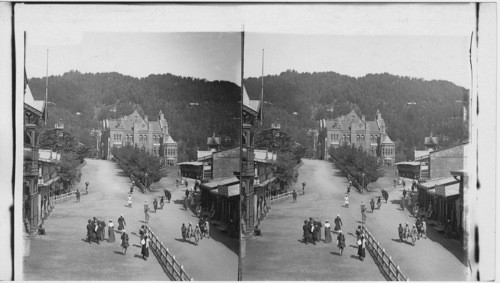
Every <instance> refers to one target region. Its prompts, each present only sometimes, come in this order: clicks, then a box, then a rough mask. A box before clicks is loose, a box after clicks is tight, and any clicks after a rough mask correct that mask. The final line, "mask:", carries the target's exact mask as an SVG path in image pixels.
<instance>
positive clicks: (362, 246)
mask: <svg viewBox="0 0 500 283" xmlns="http://www.w3.org/2000/svg"><path fill="white" fill-rule="evenodd" d="M357 244H358V256H359V260H361V261H363V260H364V259H365V255H366V253H365V247H366V246H365V245H366V241H365V235H364V234H361V236H360V238H359V240H358V242H357Z"/></svg>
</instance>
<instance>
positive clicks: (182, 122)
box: [29, 71, 240, 161]
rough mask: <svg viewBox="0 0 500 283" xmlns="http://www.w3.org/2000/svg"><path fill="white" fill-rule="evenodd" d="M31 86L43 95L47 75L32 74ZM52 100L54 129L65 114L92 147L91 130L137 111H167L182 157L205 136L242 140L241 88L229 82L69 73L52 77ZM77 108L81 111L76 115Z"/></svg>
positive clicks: (38, 95)
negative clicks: (106, 119) (33, 75)
mask: <svg viewBox="0 0 500 283" xmlns="http://www.w3.org/2000/svg"><path fill="white" fill-rule="evenodd" d="M29 84H30V87H31V89H32V92H33V94H34V96H35V97H36V98H37V99H43V98H44V96H45V79H44V78H32V79H30V80H29ZM49 101H50V102H53V103H55V105H54V104H50V105H49V123H48V126H50V127H53V125H54V123H55V122H56V121H58V120H59V119H60V118H62V119H63V122H64V123H65V127H66V128H68V127H69V129H70V131H71V132H73V133H74V134H75V136H76V137H77V138H79V139H80V140H81V141H82V142H85V143H87V144H89V145H92V144H95V140H92V138H90V137H89V133H90V131H91V129H92V128H96V127H98V126H99V121H102V120H103V119H105V118H113V117H115V115H116V117H120V116H123V115H128V114H130V113H132V112H133V111H134V110H135V109H137V110H139V112H140V113H141V114H145V115H148V116H149V117H151V118H150V119H155V118H156V117H157V116H158V112H159V111H160V110H162V111H163V113H164V114H165V118H166V119H167V122H168V123H169V129H170V134H171V135H172V137H173V138H174V139H175V140H176V141H177V142H178V143H179V148H180V150H181V151H183V152H180V153H179V154H180V157H181V158H180V161H185V160H182V159H186V160H193V159H195V158H196V156H195V155H196V149H197V148H198V147H199V149H200V150H201V149H205V148H206V138H207V137H209V136H212V133H215V134H216V135H218V136H220V137H222V142H223V145H224V146H226V147H230V146H234V145H236V144H238V141H239V133H240V125H239V123H240V122H239V120H238V118H239V117H240V114H239V101H240V87H239V86H237V85H235V84H234V83H231V82H227V81H213V82H209V81H206V80H204V79H195V78H190V77H180V76H175V75H171V74H164V75H150V76H148V77H146V78H134V77H131V76H125V75H122V74H119V73H96V74H93V73H85V74H82V73H80V72H78V71H71V72H68V73H65V74H63V75H62V76H50V77H49ZM114 109H116V114H115V112H113V110H114ZM77 112H79V113H80V114H81V115H80V116H78V115H75V113H77ZM183 154H185V156H183ZM182 157H184V158H182Z"/></svg>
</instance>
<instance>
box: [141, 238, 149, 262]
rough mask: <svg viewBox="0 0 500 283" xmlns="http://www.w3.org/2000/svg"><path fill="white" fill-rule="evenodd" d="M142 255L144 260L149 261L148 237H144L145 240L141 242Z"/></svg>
mask: <svg viewBox="0 0 500 283" xmlns="http://www.w3.org/2000/svg"><path fill="white" fill-rule="evenodd" d="M141 254H142V258H143V259H144V260H148V257H149V238H148V235H147V234H146V235H144V239H142V240H141Z"/></svg>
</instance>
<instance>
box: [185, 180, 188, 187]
mask: <svg viewBox="0 0 500 283" xmlns="http://www.w3.org/2000/svg"><path fill="white" fill-rule="evenodd" d="M184 185H185V186H186V188H187V187H188V180H187V179H184Z"/></svg>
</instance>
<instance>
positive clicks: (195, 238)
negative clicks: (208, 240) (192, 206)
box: [194, 224, 201, 245]
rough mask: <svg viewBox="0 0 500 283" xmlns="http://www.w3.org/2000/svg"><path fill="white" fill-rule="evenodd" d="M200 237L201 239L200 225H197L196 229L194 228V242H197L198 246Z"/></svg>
mask: <svg viewBox="0 0 500 283" xmlns="http://www.w3.org/2000/svg"><path fill="white" fill-rule="evenodd" d="M200 237H201V229H200V225H199V224H196V228H194V241H195V242H196V245H198V242H199V241H200Z"/></svg>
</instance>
